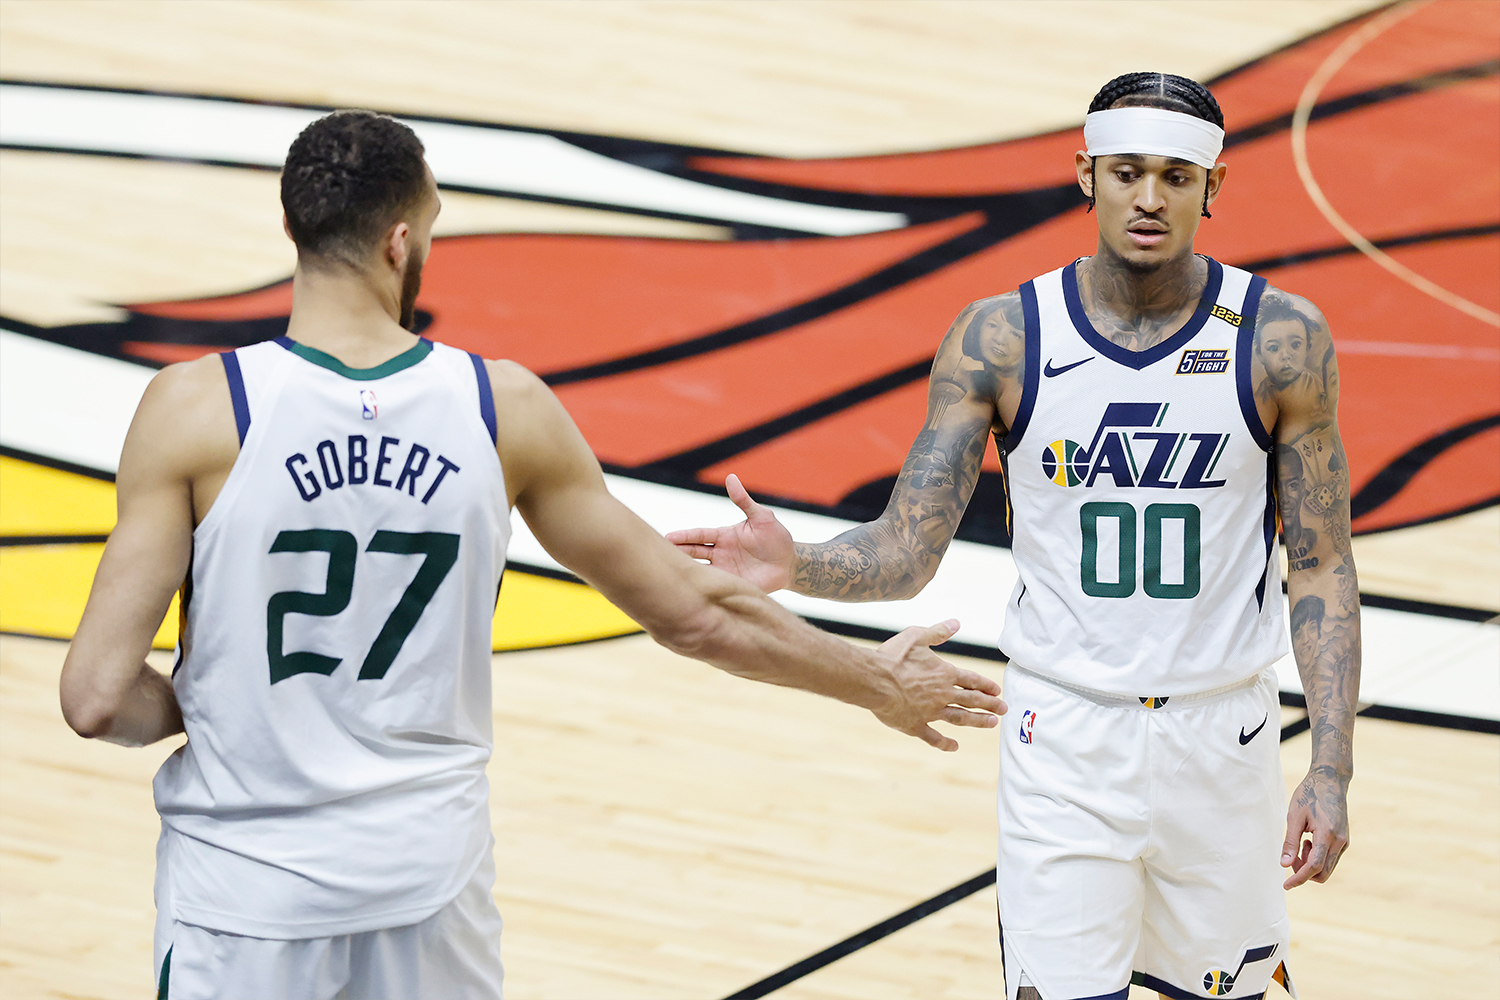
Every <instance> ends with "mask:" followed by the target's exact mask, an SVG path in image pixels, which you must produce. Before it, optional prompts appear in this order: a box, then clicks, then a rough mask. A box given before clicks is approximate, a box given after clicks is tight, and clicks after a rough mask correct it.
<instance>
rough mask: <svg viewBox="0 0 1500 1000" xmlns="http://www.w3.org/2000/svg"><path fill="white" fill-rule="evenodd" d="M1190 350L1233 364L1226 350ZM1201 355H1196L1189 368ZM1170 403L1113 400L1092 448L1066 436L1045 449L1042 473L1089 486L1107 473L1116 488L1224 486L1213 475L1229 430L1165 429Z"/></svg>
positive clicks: (1063, 482)
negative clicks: (1214, 356)
mask: <svg viewBox="0 0 1500 1000" xmlns="http://www.w3.org/2000/svg"><path fill="white" fill-rule="evenodd" d="M1185 353H1187V354H1197V355H1200V356H1201V355H1215V354H1217V355H1224V357H1219V358H1208V359H1207V360H1206V361H1205V362H1203V363H1205V364H1209V365H1216V364H1223V365H1226V366H1227V365H1228V364H1229V358H1228V356H1227V352H1225V351H1197V352H1193V351H1188V352H1185ZM1199 360H1200V359H1198V358H1195V359H1194V360H1193V362H1192V363H1191V365H1190V367H1193V366H1196V365H1197V364H1198V363H1199ZM1187 363H1188V362H1187V361H1186V360H1184V362H1183V364H1187ZM1181 369H1182V365H1179V366H1178V370H1179V372H1180V371H1181ZM1194 370H1196V369H1194ZM1204 370H1205V371H1207V370H1209V369H1207V368H1205V369H1204ZM1169 405H1170V404H1168V403H1110V404H1109V405H1108V406H1107V407H1105V408H1104V416H1103V417H1101V418H1100V420H1099V426H1098V427H1097V428H1096V429H1095V431H1094V437H1093V440H1091V441H1090V442H1089V443H1088V446H1087V447H1085V446H1083V445H1081V444H1079V443H1078V442H1077V441H1069V440H1066V439H1064V440H1060V441H1053V442H1052V443H1051V444H1049V445H1047V446H1046V447H1045V448H1043V449H1042V474H1043V475H1044V476H1046V477H1047V478H1048V479H1050V480H1052V481H1053V482H1054V483H1056V484H1057V485H1059V486H1084V487H1090V486H1093V485H1094V484H1095V483H1096V482H1098V481H1099V479H1100V477H1104V476H1107V477H1108V479H1109V481H1108V482H1107V483H1106V484H1105V485H1106V486H1117V487H1136V486H1140V487H1147V488H1154V489H1169V490H1177V489H1181V490H1209V489H1217V488H1218V487H1220V486H1223V485H1224V484H1225V482H1226V481H1225V480H1223V479H1214V478H1213V473H1214V469H1215V468H1216V467H1217V466H1218V464H1219V459H1220V457H1221V456H1223V454H1224V447H1225V445H1227V444H1228V443H1229V435H1228V434H1194V433H1183V432H1180V431H1166V430H1162V429H1161V425H1162V421H1163V420H1165V419H1166V416H1167V407H1168V406H1169Z"/></svg>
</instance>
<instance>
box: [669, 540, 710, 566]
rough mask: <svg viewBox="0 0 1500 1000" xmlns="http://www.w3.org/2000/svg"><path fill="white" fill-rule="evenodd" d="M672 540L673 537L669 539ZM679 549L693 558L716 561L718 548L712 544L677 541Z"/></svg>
mask: <svg viewBox="0 0 1500 1000" xmlns="http://www.w3.org/2000/svg"><path fill="white" fill-rule="evenodd" d="M668 541H671V539H668ZM676 545H677V550H678V551H679V552H681V553H683V554H684V555H686V556H688V557H689V558H692V559H706V560H708V561H709V562H713V561H714V553H715V552H717V551H718V550H717V549H715V548H714V547H713V546H712V545H691V544H688V543H685V542H677V543H676Z"/></svg>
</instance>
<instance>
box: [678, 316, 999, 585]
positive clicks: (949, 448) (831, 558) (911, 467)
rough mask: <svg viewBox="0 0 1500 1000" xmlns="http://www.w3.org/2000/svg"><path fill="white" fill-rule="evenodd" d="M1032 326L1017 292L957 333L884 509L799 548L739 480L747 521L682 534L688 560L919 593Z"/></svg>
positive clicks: (945, 349)
mask: <svg viewBox="0 0 1500 1000" xmlns="http://www.w3.org/2000/svg"><path fill="white" fill-rule="evenodd" d="M1023 330H1024V326H1023V323H1022V319H1021V301H1020V296H1019V295H1018V294H1016V293H1010V294H1007V295H1001V296H997V297H995V298H990V299H983V300H981V301H979V302H975V303H974V304H972V305H971V306H969V307H968V308H967V309H965V310H964V311H963V312H962V313H960V314H959V317H958V319H956V320H954V322H953V325H952V326H951V327H949V329H948V333H947V335H946V336H945V337H944V338H943V343H942V345H941V346H940V347H939V348H938V353H937V357H936V358H935V359H934V360H933V364H932V375H931V377H930V379H929V382H928V392H927V419H926V421H925V422H924V423H923V425H922V431H921V433H919V434H918V435H917V439H916V441H914V442H913V443H912V446H911V450H910V452H909V453H908V454H907V456H906V463H905V464H904V465H903V466H902V468H901V474H900V475H899V476H898V477H897V479H896V486H895V489H894V490H892V491H891V498H890V501H889V502H888V503H887V504H886V508H885V511H884V512H883V513H882V514H881V515H880V517H879V518H877V519H876V520H874V521H871V522H869V523H867V524H862V525H860V526H858V527H856V528H851V529H850V530H849V531H846V532H844V533H843V534H841V535H839V536H837V537H836V538H833V539H831V540H829V541H826V542H821V543H817V544H812V543H804V542H793V541H792V538H791V536H790V535H789V534H787V532H786V530H785V529H784V528H782V527H781V525H780V524H779V523H777V522H776V520H775V518H774V517H772V516H771V514H770V512H769V511H767V510H766V509H765V508H763V507H760V506H759V505H757V504H755V502H754V501H753V500H751V499H750V497H749V495H748V494H747V493H745V491H744V488H743V487H741V486H740V484H739V480H738V479H734V478H733V477H731V481H730V482H729V483H728V488H729V495H730V498H731V499H733V500H734V501H735V503H736V504H738V505H739V507H740V509H741V510H743V511H745V514H746V520H745V521H744V522H742V523H741V524H739V525H735V526H733V527H729V528H709V529H691V530H686V531H674V532H672V533H671V534H670V535H668V536H667V537H668V539H669V540H670V541H672V542H674V543H675V544H677V545H678V546H679V547H680V548H682V549H683V551H684V552H686V553H687V554H688V555H691V556H693V557H694V558H698V559H707V560H708V561H709V562H710V563H711V564H713V565H715V566H720V567H721V568H724V569H727V570H728V571H730V572H732V573H735V574H736V575H739V576H742V577H744V578H745V579H748V580H750V581H751V582H753V583H755V584H756V585H757V586H760V587H761V588H763V589H765V590H776V589H780V588H782V587H790V588H791V589H792V590H794V591H796V592H797V593H800V594H807V595H809V596H812V597H825V598H831V599H833V600H841V601H888V600H899V599H902V598H907V597H911V596H913V595H915V594H916V593H918V592H919V591H920V590H921V589H922V588H923V587H925V586H926V585H927V583H928V582H929V581H930V580H931V579H932V577H933V574H935V573H936V572H937V568H938V563H939V562H940V561H941V560H942V558H943V553H944V552H946V551H947V550H948V545H949V543H950V542H952V541H953V534H954V532H955V531H957V530H958V522H959V519H960V518H962V517H963V513H964V509H965V508H966V507H967V506H968V503H969V498H970V497H971V496H972V495H973V493H974V486H975V484H976V483H977V482H978V481H979V469H980V465H981V463H982V462H983V459H984V449H985V443H986V441H987V440H988V439H989V435H990V433H991V431H992V430H995V429H997V428H999V427H1001V426H1002V419H1001V416H1000V414H999V412H998V411H997V404H998V403H999V401H1000V400H1001V398H1002V396H1003V395H1005V390H1006V388H1007V386H1008V385H1011V384H1015V385H1018V384H1019V376H1020V370H1021V365H1022V357H1023V353H1022V345H1023Z"/></svg>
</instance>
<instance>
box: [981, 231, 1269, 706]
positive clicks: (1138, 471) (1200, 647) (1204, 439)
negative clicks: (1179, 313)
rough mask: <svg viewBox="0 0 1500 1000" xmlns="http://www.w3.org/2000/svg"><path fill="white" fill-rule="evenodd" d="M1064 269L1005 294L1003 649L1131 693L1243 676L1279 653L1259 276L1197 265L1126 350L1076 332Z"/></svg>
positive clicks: (1077, 314)
mask: <svg viewBox="0 0 1500 1000" xmlns="http://www.w3.org/2000/svg"><path fill="white" fill-rule="evenodd" d="M1075 266H1076V265H1075V264H1070V265H1068V266H1067V267H1064V268H1060V269H1058V270H1056V271H1053V272H1051V273H1050V274H1045V275H1042V276H1041V277H1039V278H1037V279H1035V280H1034V281H1030V282H1027V283H1026V284H1025V285H1023V286H1021V290H1020V293H1021V301H1022V306H1023V313H1024V316H1025V325H1026V358H1025V375H1024V383H1023V386H1024V388H1023V392H1022V400H1021V406H1020V410H1019V412H1018V413H1017V415H1016V420H1015V426H1014V427H1013V428H1012V430H1011V433H1010V435H1009V437H1007V438H1006V441H1005V457H1006V463H1005V465H1006V477H1007V478H1006V482H1007V486H1008V489H1009V496H1010V501H1011V513H1012V518H1013V520H1012V529H1013V536H1014V542H1013V544H1012V552H1013V554H1014V556H1015V561H1016V568H1017V570H1018V571H1019V573H1020V580H1019V582H1018V583H1017V585H1016V589H1015V592H1014V593H1013V594H1012V596H1011V600H1010V603H1009V605H1008V606H1007V608H1006V616H1005V627H1004V629H1003V630H1002V632H1001V636H1000V647H1001V649H1002V650H1004V651H1005V653H1006V654H1007V655H1009V656H1010V657H1011V658H1012V659H1013V660H1015V661H1016V662H1017V663H1019V664H1021V665H1022V666H1024V667H1026V668H1027V669H1029V670H1031V671H1033V672H1036V673H1039V674H1042V675H1044V676H1048V677H1052V678H1055V679H1057V680H1060V681H1064V682H1067V683H1071V684H1076V685H1082V686H1084V687H1089V688H1093V689H1096V690H1100V691H1106V692H1111V693H1115V694H1121V695H1128V696H1136V697H1143V698H1144V697H1150V698H1156V697H1163V696H1168V695H1174V694H1186V693H1189V692H1198V691H1206V690H1210V689H1213V688H1217V687H1220V686H1222V685H1225V684H1231V683H1234V682H1235V681H1239V680H1242V679H1244V678H1246V677H1249V676H1250V675H1252V674H1255V673H1257V672H1259V671H1260V670H1261V669H1262V668H1264V667H1266V666H1267V665H1269V664H1270V663H1272V662H1274V661H1275V660H1276V659H1278V658H1279V657H1280V656H1281V655H1282V654H1283V653H1284V652H1285V648H1286V638H1285V629H1284V627H1283V625H1282V611H1281V568H1280V564H1279V562H1278V561H1277V560H1275V559H1273V558H1272V555H1273V551H1274V548H1273V542H1274V532H1275V525H1276V507H1275V498H1274V495H1273V493H1272V489H1271V484H1272V478H1271V464H1270V456H1271V446H1272V441H1271V438H1270V436H1269V435H1268V434H1267V433H1266V430H1265V427H1264V425H1263V424H1262V423H1261V420H1260V416H1259V414H1258V413H1257V412H1256V409H1255V401H1254V395H1253V391H1252V387H1251V385H1250V362H1251V351H1252V350H1253V339H1252V335H1253V332H1254V328H1255V312H1256V308H1257V306H1258V305H1259V302H1260V295H1261V291H1262V289H1263V288H1264V287H1265V279H1264V278H1257V277H1255V276H1254V275H1251V274H1249V273H1248V272H1246V271H1241V270H1239V269H1238V268H1233V267H1224V266H1222V265H1220V264H1219V263H1218V262H1217V261H1214V260H1208V271H1209V274H1208V284H1207V287H1206V288H1205V289H1204V292H1203V298H1202V302H1201V304H1200V305H1199V308H1198V310H1197V311H1196V312H1195V313H1194V314H1193V316H1192V318H1191V319H1189V320H1188V322H1187V323H1186V325H1184V326H1183V328H1182V329H1181V330H1179V331H1177V332H1176V333H1175V334H1173V335H1172V336H1170V337H1168V338H1167V339H1166V340H1164V341H1163V342H1162V343H1160V344H1157V345H1156V346H1155V347H1152V348H1149V349H1147V350H1145V351H1139V352H1137V351H1131V350H1127V349H1125V348H1122V347H1120V346H1118V345H1116V344H1114V343H1112V342H1111V341H1109V340H1107V339H1105V338H1104V337H1103V336H1102V335H1100V334H1099V333H1098V332H1097V331H1096V330H1095V329H1094V328H1093V326H1092V325H1091V324H1090V322H1089V319H1088V316H1087V315H1086V314H1085V313H1084V309H1083V304H1082V302H1081V301H1080V299H1079V296H1078V285H1077V279H1076V276H1075Z"/></svg>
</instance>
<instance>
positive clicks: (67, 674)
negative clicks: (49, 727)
mask: <svg viewBox="0 0 1500 1000" xmlns="http://www.w3.org/2000/svg"><path fill="white" fill-rule="evenodd" d="M58 687H59V691H58V694H59V699H58V700H59V702H60V703H61V705H62V715H63V721H65V722H66V723H67V724H68V726H69V728H71V729H72V730H73V732H75V733H77V734H78V735H79V736H82V737H83V738H84V739H89V740H93V739H98V738H100V737H101V736H104V735H105V734H106V733H108V732H109V731H110V728H111V727H112V726H113V725H114V723H115V716H116V715H117V714H118V712H119V709H120V706H119V705H118V704H116V702H115V701H114V699H111V698H108V697H106V696H105V695H103V694H102V693H101V692H99V691H96V690H93V689H92V688H91V687H90V686H88V685H86V684H84V683H83V682H81V681H80V680H79V679H78V677H77V674H76V673H74V672H71V671H69V670H68V669H67V666H66V665H65V666H64V667H63V674H62V681H61V683H60V684H59V685H58Z"/></svg>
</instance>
